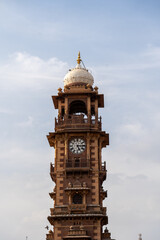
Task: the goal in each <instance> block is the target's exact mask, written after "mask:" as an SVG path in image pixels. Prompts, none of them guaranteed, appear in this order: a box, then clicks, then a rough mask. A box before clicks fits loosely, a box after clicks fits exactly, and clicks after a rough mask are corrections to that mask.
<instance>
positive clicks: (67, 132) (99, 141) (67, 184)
mask: <svg viewBox="0 0 160 240" xmlns="http://www.w3.org/2000/svg"><path fill="white" fill-rule="evenodd" d="M93 83H94V79H93V76H92V75H91V74H90V73H89V71H88V70H87V69H86V68H85V67H84V66H82V61H81V57H80V53H79V54H78V59H77V65H76V67H75V68H74V69H70V70H69V72H68V73H67V74H66V76H65V78H64V89H62V88H59V89H58V94H57V95H56V96H52V99H53V103H54V107H55V109H57V110H58V116H57V118H55V132H51V133H49V135H48V136H47V138H48V141H49V144H50V146H51V147H54V149H55V157H54V163H51V165H50V175H51V179H52V180H53V182H54V183H55V187H54V189H53V192H51V193H50V194H49V195H50V197H51V198H52V199H53V201H54V204H53V207H52V208H51V209H50V211H51V212H50V216H49V217H48V220H49V222H50V224H51V225H52V226H53V230H50V231H49V232H48V234H47V237H46V239H47V240H82V239H83V240H110V239H111V235H110V233H109V232H108V230H107V227H106V226H105V225H107V224H108V217H107V213H106V212H107V209H106V207H104V206H103V200H104V199H105V198H106V197H107V191H105V190H104V189H103V186H102V185H103V182H104V181H105V179H106V163H105V162H103V161H102V156H101V152H102V148H104V147H106V146H107V145H109V134H108V133H106V132H104V131H102V118H101V117H99V115H98V109H99V108H103V107H104V96H103V94H99V93H98V87H96V86H95V87H94V88H93ZM103 227H104V230H103Z"/></svg>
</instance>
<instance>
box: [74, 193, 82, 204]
mask: <svg viewBox="0 0 160 240" xmlns="http://www.w3.org/2000/svg"><path fill="white" fill-rule="evenodd" d="M73 203H74V204H82V196H81V194H75V195H74V196H73Z"/></svg>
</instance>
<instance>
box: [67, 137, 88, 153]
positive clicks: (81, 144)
mask: <svg viewBox="0 0 160 240" xmlns="http://www.w3.org/2000/svg"><path fill="white" fill-rule="evenodd" d="M85 149H86V143H85V141H84V140H83V139H82V138H74V139H72V140H71V141H70V142H69V150H70V151H71V152H72V153H74V154H80V153H82V152H83V151H84V150H85Z"/></svg>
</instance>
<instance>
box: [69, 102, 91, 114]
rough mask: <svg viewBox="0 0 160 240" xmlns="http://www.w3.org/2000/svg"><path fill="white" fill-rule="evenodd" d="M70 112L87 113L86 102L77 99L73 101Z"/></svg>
mask: <svg viewBox="0 0 160 240" xmlns="http://www.w3.org/2000/svg"><path fill="white" fill-rule="evenodd" d="M69 114H70V115H73V114H74V115H80V114H85V115H87V108H86V104H85V103H84V102H83V101H80V100H76V101H73V102H71V104H70V106H69Z"/></svg>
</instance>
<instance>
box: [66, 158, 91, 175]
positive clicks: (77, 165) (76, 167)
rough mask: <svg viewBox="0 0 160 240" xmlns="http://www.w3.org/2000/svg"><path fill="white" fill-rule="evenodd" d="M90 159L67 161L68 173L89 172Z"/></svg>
mask: <svg viewBox="0 0 160 240" xmlns="http://www.w3.org/2000/svg"><path fill="white" fill-rule="evenodd" d="M89 170H90V161H89V159H86V158H85V159H81V158H79V159H68V160H66V172H71V171H72V172H77V171H89Z"/></svg>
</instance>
